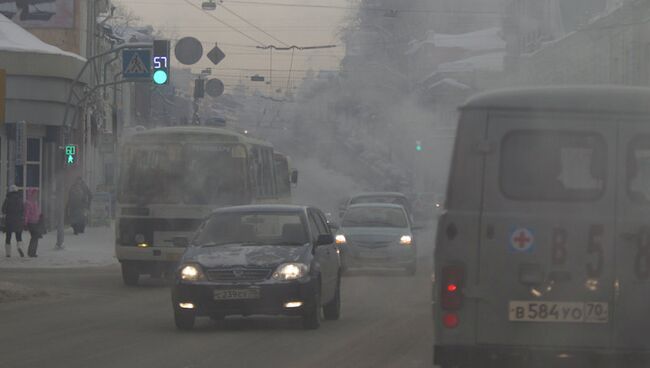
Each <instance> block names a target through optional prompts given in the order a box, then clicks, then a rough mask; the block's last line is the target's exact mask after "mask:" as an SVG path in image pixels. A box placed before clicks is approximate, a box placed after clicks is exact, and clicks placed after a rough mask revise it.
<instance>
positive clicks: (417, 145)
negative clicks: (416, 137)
mask: <svg viewBox="0 0 650 368" xmlns="http://www.w3.org/2000/svg"><path fill="white" fill-rule="evenodd" d="M415 150H416V151H418V152H422V141H415Z"/></svg>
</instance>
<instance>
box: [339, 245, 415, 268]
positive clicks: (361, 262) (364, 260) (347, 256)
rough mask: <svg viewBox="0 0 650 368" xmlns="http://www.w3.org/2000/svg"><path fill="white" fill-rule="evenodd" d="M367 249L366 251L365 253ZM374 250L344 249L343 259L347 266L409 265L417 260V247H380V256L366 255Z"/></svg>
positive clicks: (401, 266)
mask: <svg viewBox="0 0 650 368" xmlns="http://www.w3.org/2000/svg"><path fill="white" fill-rule="evenodd" d="M364 251H365V253H364ZM373 251H374V250H370V251H368V250H364V249H362V250H359V248H358V247H354V248H348V249H342V250H341V259H342V263H343V265H344V266H345V267H350V268H355V267H389V268H392V267H396V268H398V267H399V268H403V267H409V266H411V265H412V264H413V263H414V262H415V261H416V258H417V257H416V250H415V247H408V248H406V247H404V248H402V249H399V248H398V249H395V248H393V249H391V248H388V249H386V248H385V249H379V250H378V251H380V252H382V253H380V254H381V255H380V256H364V254H368V255H369V254H371V253H372V252H373Z"/></svg>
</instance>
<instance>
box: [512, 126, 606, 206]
mask: <svg viewBox="0 0 650 368" xmlns="http://www.w3.org/2000/svg"><path fill="white" fill-rule="evenodd" d="M606 172H607V147H606V144H605V140H604V138H603V137H602V136H601V135H600V134H598V133H593V132H576V131H549V130H517V131H513V132H511V133H509V134H507V135H506V136H505V137H504V138H503V141H502V144H501V165H500V175H499V178H500V185H501V191H502V192H503V194H504V195H505V196H506V197H508V198H510V199H515V200H524V201H525V200H530V201H590V200H596V199H598V198H600V197H601V196H602V194H603V192H604V190H605V180H606Z"/></svg>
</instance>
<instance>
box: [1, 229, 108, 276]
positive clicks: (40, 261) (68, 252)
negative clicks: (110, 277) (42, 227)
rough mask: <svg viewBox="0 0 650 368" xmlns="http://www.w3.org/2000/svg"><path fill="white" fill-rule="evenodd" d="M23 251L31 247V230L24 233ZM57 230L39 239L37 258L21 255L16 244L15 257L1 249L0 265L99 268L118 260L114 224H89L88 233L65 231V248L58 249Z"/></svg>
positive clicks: (3, 266) (12, 266)
mask: <svg viewBox="0 0 650 368" xmlns="http://www.w3.org/2000/svg"><path fill="white" fill-rule="evenodd" d="M23 240H24V241H23V243H24V244H23V248H24V249H23V250H24V251H26V250H27V244H28V243H29V233H27V232H24V233H23ZM55 245H56V231H50V232H49V233H48V234H46V235H45V236H44V237H43V239H41V240H40V241H39V247H38V257H37V258H29V257H25V258H21V257H20V256H19V255H18V254H17V252H16V247H15V243H14V245H13V247H12V248H13V249H12V257H11V258H6V257H5V256H4V249H3V248H2V249H0V268H71V267H99V266H108V265H113V264H116V263H117V259H116V258H115V231H114V230H113V228H112V227H87V228H86V233H85V234H79V235H74V234H72V230H70V229H69V228H68V229H66V232H65V243H64V249H63V250H55V248H54V246H55Z"/></svg>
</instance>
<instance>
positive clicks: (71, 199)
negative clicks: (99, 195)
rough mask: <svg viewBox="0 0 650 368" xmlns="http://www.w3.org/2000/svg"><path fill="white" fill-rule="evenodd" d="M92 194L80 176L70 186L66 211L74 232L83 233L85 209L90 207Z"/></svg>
mask: <svg viewBox="0 0 650 368" xmlns="http://www.w3.org/2000/svg"><path fill="white" fill-rule="evenodd" d="M91 200H92V194H91V193H90V189H89V188H88V186H87V185H86V183H85V182H84V181H83V179H82V178H81V176H78V177H77V181H75V183H74V184H72V186H71V187H70V192H69V195H68V205H67V212H68V218H69V219H70V224H71V225H72V230H73V231H74V234H75V235H77V234H79V233H83V232H84V231H85V229H86V211H88V210H89V209H90V201H91Z"/></svg>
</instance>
